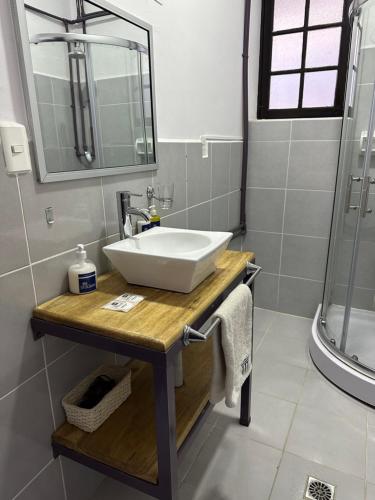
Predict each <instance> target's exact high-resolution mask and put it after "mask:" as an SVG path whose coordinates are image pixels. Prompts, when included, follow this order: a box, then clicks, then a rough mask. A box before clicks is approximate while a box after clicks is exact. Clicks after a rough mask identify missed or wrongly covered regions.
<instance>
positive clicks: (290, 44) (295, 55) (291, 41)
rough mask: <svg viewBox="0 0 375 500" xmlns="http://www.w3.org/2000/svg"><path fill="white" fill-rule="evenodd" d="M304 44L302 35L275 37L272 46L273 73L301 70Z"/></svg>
mask: <svg viewBox="0 0 375 500" xmlns="http://www.w3.org/2000/svg"><path fill="white" fill-rule="evenodd" d="M302 42H303V34H302V33H294V34H292V35H278V36H274V37H273V45H272V71H282V70H288V69H299V68H300V67H301V60H302Z"/></svg>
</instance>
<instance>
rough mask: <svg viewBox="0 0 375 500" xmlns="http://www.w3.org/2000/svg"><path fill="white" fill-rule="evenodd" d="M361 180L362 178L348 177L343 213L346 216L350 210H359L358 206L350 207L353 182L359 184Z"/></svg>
mask: <svg viewBox="0 0 375 500" xmlns="http://www.w3.org/2000/svg"><path fill="white" fill-rule="evenodd" d="M362 180H363V178H362V177H355V176H354V175H349V177H348V186H347V189H346V198H345V213H346V214H348V213H349V211H350V210H357V209H358V208H361V207H360V206H359V205H351V201H352V191H353V182H361V181H362Z"/></svg>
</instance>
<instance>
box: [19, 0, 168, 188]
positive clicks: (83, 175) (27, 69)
mask: <svg viewBox="0 0 375 500" xmlns="http://www.w3.org/2000/svg"><path fill="white" fill-rule="evenodd" d="M89 1H90V3H91V4H92V5H95V6H97V7H99V8H102V9H104V10H108V11H110V12H113V14H115V15H116V16H118V17H119V18H121V19H124V20H125V21H128V22H130V23H132V24H134V25H136V26H139V27H140V28H142V29H144V30H146V31H147V33H148V44H149V51H150V87H151V88H150V90H151V99H152V116H153V134H154V155H155V163H148V164H147V165H128V166H123V167H108V168H105V167H104V168H99V169H92V170H73V171H69V172H55V173H50V172H48V171H47V166H46V161H45V156H44V148H43V138H42V129H41V124H40V118H39V111H38V103H37V94H36V87H35V81H34V73H33V64H32V57H31V50H30V42H29V32H28V27H27V20H26V9H25V6H24V3H25V2H24V0H11V2H10V3H11V8H12V16H13V23H14V27H15V32H16V39H17V48H18V55H19V61H20V70H21V77H22V86H23V91H24V96H25V102H26V110H27V118H28V122H29V130H30V132H31V136H32V143H33V146H34V158H35V165H36V171H37V175H38V180H39V182H41V183H48V182H57V181H68V180H74V179H87V178H93V177H104V176H107V175H119V174H130V173H135V172H147V171H152V170H157V169H158V165H159V162H158V160H159V158H158V147H157V146H158V136H157V124H156V99H155V76H154V44H153V28H152V26H151V25H150V24H148V23H146V22H144V21H142V20H140V19H138V18H137V17H135V16H133V15H132V14H128V13H127V12H125V11H123V10H122V9H119V8H118V7H115V6H113V5H111V4H109V2H107V1H106V0H94V1H92V0H89Z"/></svg>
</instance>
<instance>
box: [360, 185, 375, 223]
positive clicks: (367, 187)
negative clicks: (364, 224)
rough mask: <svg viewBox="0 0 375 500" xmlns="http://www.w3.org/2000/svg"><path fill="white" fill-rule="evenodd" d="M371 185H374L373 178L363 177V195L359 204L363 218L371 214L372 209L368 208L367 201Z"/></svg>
mask: <svg viewBox="0 0 375 500" xmlns="http://www.w3.org/2000/svg"><path fill="white" fill-rule="evenodd" d="M371 184H375V178H373V177H369V176H367V177H365V179H364V183H363V194H362V202H361V216H362V217H363V218H364V217H366V215H368V214H372V208H368V200H369V196H370V187H371Z"/></svg>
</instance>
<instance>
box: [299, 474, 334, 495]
mask: <svg viewBox="0 0 375 500" xmlns="http://www.w3.org/2000/svg"><path fill="white" fill-rule="evenodd" d="M334 497H335V487H334V486H332V484H328V483H326V482H324V481H321V480H320V479H316V478H315V477H311V476H309V478H308V480H307V486H306V492H305V499H306V500H334Z"/></svg>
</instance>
